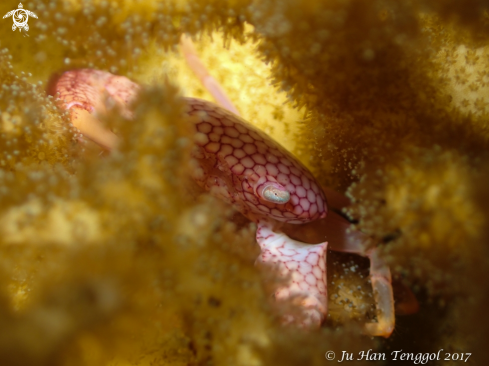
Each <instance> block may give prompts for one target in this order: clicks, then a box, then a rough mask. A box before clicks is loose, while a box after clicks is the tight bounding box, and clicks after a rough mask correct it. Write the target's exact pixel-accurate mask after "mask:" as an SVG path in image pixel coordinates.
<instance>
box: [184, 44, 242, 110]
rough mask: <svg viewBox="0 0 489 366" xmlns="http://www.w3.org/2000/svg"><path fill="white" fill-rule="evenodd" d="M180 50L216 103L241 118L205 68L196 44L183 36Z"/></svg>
mask: <svg viewBox="0 0 489 366" xmlns="http://www.w3.org/2000/svg"><path fill="white" fill-rule="evenodd" d="M180 48H181V49H182V52H183V55H184V57H185V60H186V61H187V64H188V65H189V67H190V69H191V70H192V71H193V72H194V74H195V75H196V76H197V77H198V78H199V80H200V82H201V83H202V85H203V86H204V87H205V88H206V89H207V90H208V91H209V93H211V95H212V96H213V97H214V99H215V100H216V102H217V103H218V104H220V105H221V106H222V107H224V108H226V109H227V110H228V111H230V112H233V113H234V114H236V115H237V116H239V115H240V114H239V112H238V110H237V108H236V107H235V106H234V104H233V102H231V99H229V97H228V96H227V95H226V92H225V91H224V89H223V88H222V86H221V85H220V84H219V83H218V82H217V80H216V79H214V78H213V77H212V75H210V74H209V71H208V70H207V68H206V67H205V65H204V63H203V62H202V61H201V60H200V58H199V56H198V55H197V51H196V50H195V47H194V44H193V43H192V40H191V39H190V37H188V36H186V35H185V34H182V36H181V37H180Z"/></svg>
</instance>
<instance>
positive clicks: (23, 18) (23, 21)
mask: <svg viewBox="0 0 489 366" xmlns="http://www.w3.org/2000/svg"><path fill="white" fill-rule="evenodd" d="M11 15H12V19H13V21H14V25H12V30H13V31H15V30H16V29H17V28H19V32H20V31H22V28H23V29H24V30H25V31H28V30H29V25H28V24H27V21H28V20H29V15H30V16H31V17H34V18H37V15H36V14H34V13H33V12H32V11H29V10H25V9H23V6H22V3H19V8H18V9H15V10H12V11H9V12H8V13H7V14H5V15H4V16H3V19H5V18H7V17H9V16H11Z"/></svg>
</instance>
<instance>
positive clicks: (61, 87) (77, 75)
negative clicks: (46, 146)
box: [48, 69, 140, 151]
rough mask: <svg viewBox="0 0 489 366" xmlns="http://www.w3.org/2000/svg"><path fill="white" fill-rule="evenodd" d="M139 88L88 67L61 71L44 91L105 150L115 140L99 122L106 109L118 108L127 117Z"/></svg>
mask: <svg viewBox="0 0 489 366" xmlns="http://www.w3.org/2000/svg"><path fill="white" fill-rule="evenodd" d="M139 90H140V87H139V85H138V84H136V83H134V82H132V81H131V80H129V79H127V78H125V77H123V76H117V75H113V74H110V73H108V72H103V71H99V70H92V69H79V70H70V71H66V72H64V73H63V74H62V75H57V76H55V77H53V78H52V79H51V80H50V85H49V86H48V94H50V95H53V96H57V98H58V101H59V103H60V105H61V107H62V108H63V109H65V110H67V111H69V112H70V113H71V123H72V124H73V126H74V127H75V128H77V129H78V130H79V131H80V132H81V133H82V135H84V136H86V137H88V138H89V139H90V140H92V141H94V142H96V143H97V144H98V145H100V146H102V147H103V148H105V149H107V150H109V151H110V150H112V149H114V148H115V147H116V145H117V143H118V137H117V136H116V135H115V134H114V133H113V132H112V131H110V130H109V129H107V128H105V127H104V126H103V125H102V123H101V122H100V117H101V115H103V114H104V113H107V109H108V108H113V107H118V108H120V109H121V114H122V115H123V116H125V117H126V118H131V117H132V114H131V112H130V110H129V109H128V106H129V105H130V104H131V102H132V101H133V99H134V98H135V96H136V95H137V93H138V91H139Z"/></svg>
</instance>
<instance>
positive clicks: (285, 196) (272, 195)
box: [261, 185, 290, 203]
mask: <svg viewBox="0 0 489 366" xmlns="http://www.w3.org/2000/svg"><path fill="white" fill-rule="evenodd" d="M261 195H262V197H263V198H264V199H266V200H267V201H270V202H274V203H287V202H289V200H290V193H289V192H288V191H285V190H281V189H278V188H277V187H274V186H271V185H270V186H267V187H265V188H263V190H262V192H261Z"/></svg>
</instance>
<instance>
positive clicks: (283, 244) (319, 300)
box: [256, 221, 328, 328]
mask: <svg viewBox="0 0 489 366" xmlns="http://www.w3.org/2000/svg"><path fill="white" fill-rule="evenodd" d="M256 240H257V242H258V244H259V245H260V248H261V253H260V256H259V257H258V259H257V264H259V263H267V264H272V265H273V266H276V267H278V270H279V273H280V275H281V276H284V277H286V278H287V277H288V278H289V283H288V284H287V285H285V286H282V287H279V288H277V289H276V291H275V298H276V299H277V300H285V299H289V298H292V297H297V298H300V299H301V300H300V305H301V307H302V309H303V312H304V318H303V319H301V320H300V325H302V326H304V327H307V328H311V327H319V326H320V325H321V323H322V321H323V320H324V317H325V315H326V313H327V301H326V300H327V291H326V249H327V246H328V243H326V242H324V243H321V244H316V245H311V244H304V243H301V242H299V241H296V240H293V239H291V238H289V237H288V236H287V235H285V234H283V233H275V232H273V230H272V228H271V226H270V224H268V223H267V222H264V221H259V222H258V228H257V231H256ZM285 321H286V322H288V323H290V322H297V319H294V317H292V316H286V319H285Z"/></svg>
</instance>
